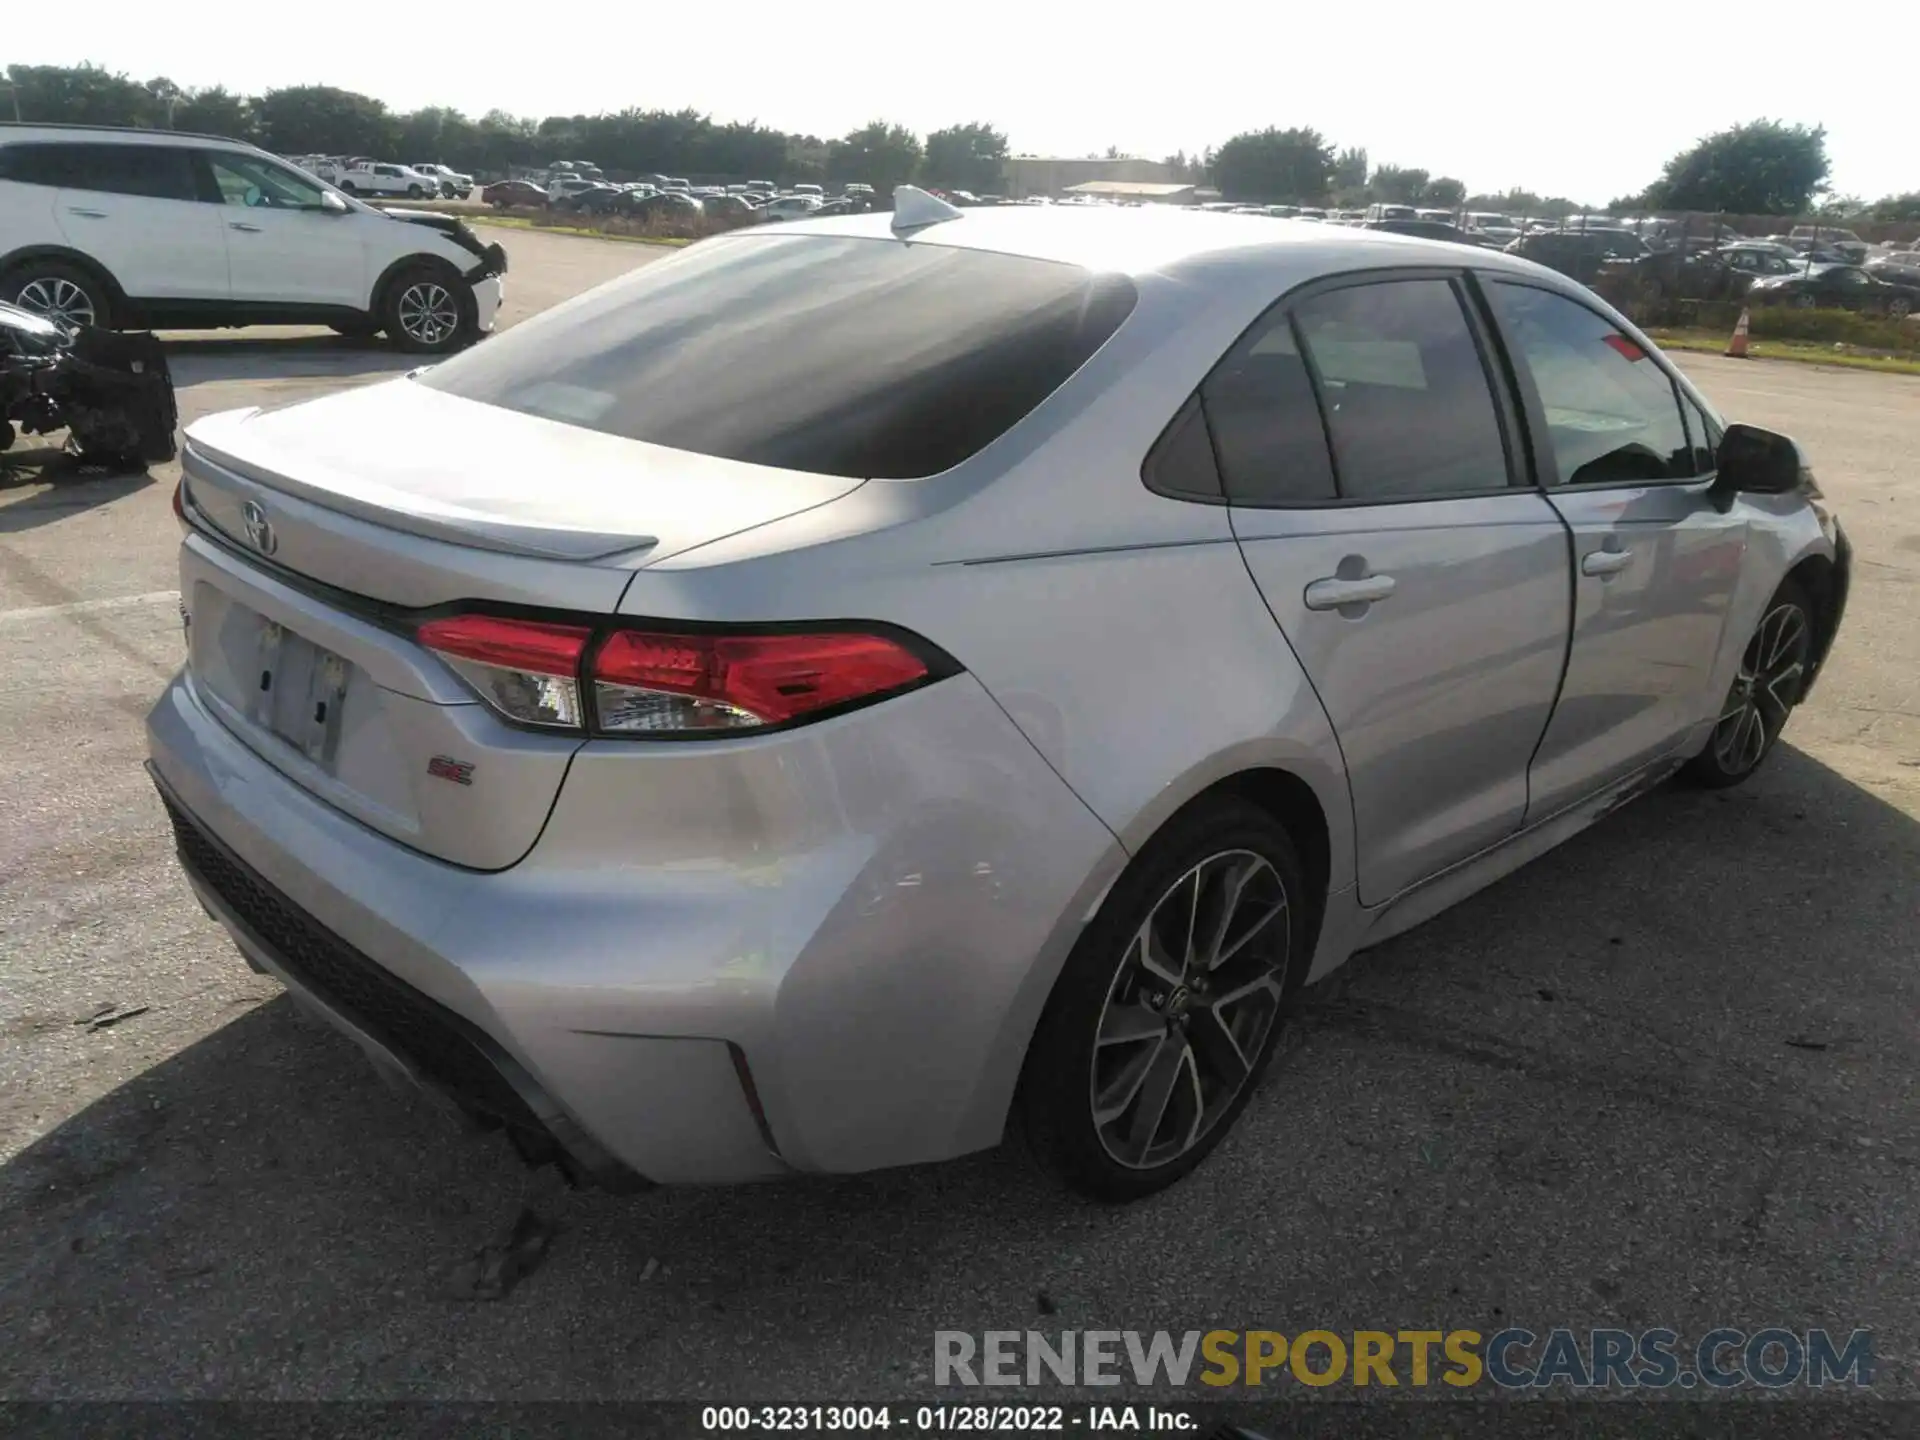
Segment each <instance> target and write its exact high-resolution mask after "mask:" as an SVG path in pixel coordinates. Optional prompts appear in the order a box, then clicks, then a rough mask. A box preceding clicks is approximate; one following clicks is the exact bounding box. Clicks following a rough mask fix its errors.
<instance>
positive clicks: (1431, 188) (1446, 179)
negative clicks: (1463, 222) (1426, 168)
mask: <svg viewBox="0 0 1920 1440" xmlns="http://www.w3.org/2000/svg"><path fill="white" fill-rule="evenodd" d="M1424 198H1425V200H1426V202H1427V204H1429V205H1432V206H1435V207H1442V206H1444V207H1445V208H1446V209H1448V210H1458V209H1459V208H1460V207H1461V206H1462V205H1463V204H1464V203H1465V202H1466V198H1467V183H1466V181H1464V180H1456V179H1454V178H1453V177H1452V176H1451V175H1437V176H1435V177H1434V178H1433V179H1431V180H1429V181H1428V182H1427V193H1426V195H1425V197H1424Z"/></svg>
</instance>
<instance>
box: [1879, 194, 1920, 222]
mask: <svg viewBox="0 0 1920 1440" xmlns="http://www.w3.org/2000/svg"><path fill="white" fill-rule="evenodd" d="M1867 213H1868V214H1869V215H1871V216H1872V217H1873V218H1874V219H1875V220H1920V190H1909V191H1908V192H1907V193H1906V194H1904V195H1888V196H1884V197H1883V198H1881V199H1879V200H1876V201H1874V202H1873V204H1871V205H1870V206H1868V207H1867Z"/></svg>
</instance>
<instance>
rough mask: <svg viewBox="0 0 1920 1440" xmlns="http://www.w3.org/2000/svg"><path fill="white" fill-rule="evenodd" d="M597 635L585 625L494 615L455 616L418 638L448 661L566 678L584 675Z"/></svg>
mask: <svg viewBox="0 0 1920 1440" xmlns="http://www.w3.org/2000/svg"><path fill="white" fill-rule="evenodd" d="M592 633H593V632H592V631H591V630H589V629H588V628H587V627H586V626H584V625H548V624H545V623H544V622H541V621H536V620H502V619H499V618H498V617H496V616H492V615H449V616H446V617H445V618H444V619H440V620H429V621H427V622H426V624H424V625H422V626H421V627H420V629H419V630H418V631H417V632H416V634H417V637H418V639H419V641H420V643H421V644H422V645H424V646H426V647H427V648H428V649H429V650H437V651H439V652H440V653H441V654H442V655H457V656H459V657H460V658H461V659H463V660H475V661H478V662H479V663H480V664H482V665H492V666H495V667H497V668H499V669H502V670H521V671H526V672H529V673H531V674H535V675H566V676H574V675H578V674H579V673H580V657H581V655H582V654H584V653H585V652H586V648H587V637H588V636H589V635H591V634H592Z"/></svg>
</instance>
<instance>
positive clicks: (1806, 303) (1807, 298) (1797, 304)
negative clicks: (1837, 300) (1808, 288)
mask: <svg viewBox="0 0 1920 1440" xmlns="http://www.w3.org/2000/svg"><path fill="white" fill-rule="evenodd" d="M1819 303H1820V302H1819V301H1818V300H1816V299H1815V298H1814V297H1813V296H1811V295H1809V294H1807V293H1806V292H1805V291H1802V292H1801V293H1800V294H1798V295H1796V296H1794V297H1793V308H1794V309H1796V310H1811V309H1813V307H1814V306H1815V305H1817V304H1819Z"/></svg>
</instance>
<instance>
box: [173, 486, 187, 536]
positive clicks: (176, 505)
mask: <svg viewBox="0 0 1920 1440" xmlns="http://www.w3.org/2000/svg"><path fill="white" fill-rule="evenodd" d="M173 518H174V519H176V520H178V521H179V522H180V523H181V524H182V525H184V524H186V523H187V481H186V477H185V476H182V477H181V478H180V479H178V480H176V481H174V482H173Z"/></svg>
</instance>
